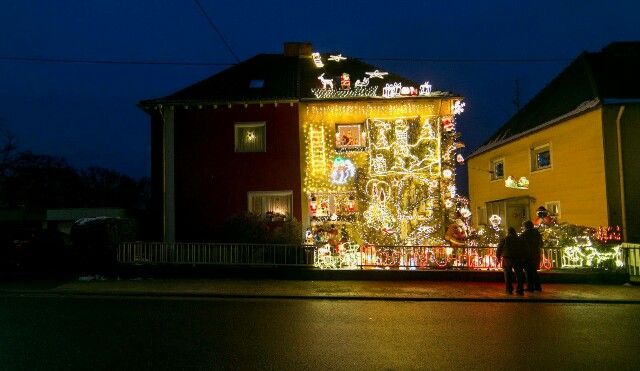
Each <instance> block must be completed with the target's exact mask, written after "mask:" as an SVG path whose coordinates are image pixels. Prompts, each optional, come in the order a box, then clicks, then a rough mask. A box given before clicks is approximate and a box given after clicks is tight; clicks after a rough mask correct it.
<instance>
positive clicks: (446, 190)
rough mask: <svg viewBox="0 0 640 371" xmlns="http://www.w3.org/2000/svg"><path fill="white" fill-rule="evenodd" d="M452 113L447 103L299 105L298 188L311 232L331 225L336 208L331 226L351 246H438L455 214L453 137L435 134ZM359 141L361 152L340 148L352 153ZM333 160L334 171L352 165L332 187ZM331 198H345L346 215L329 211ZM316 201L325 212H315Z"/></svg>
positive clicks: (317, 208)
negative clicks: (302, 167)
mask: <svg viewBox="0 0 640 371" xmlns="http://www.w3.org/2000/svg"><path fill="white" fill-rule="evenodd" d="M451 106H452V102H451V100H450V99H430V100H421V99H415V100H413V99H412V100H409V99H407V100H402V101H379V100H372V101H365V102H313V103H307V104H306V105H305V106H303V107H302V108H303V109H302V110H301V122H302V123H303V135H304V138H303V145H304V146H303V153H304V157H305V163H306V165H305V172H304V174H303V186H304V192H305V193H306V194H307V196H308V197H307V199H308V200H309V210H310V213H309V214H310V216H311V224H312V226H313V225H317V226H321V225H323V224H322V223H332V221H331V220H330V218H329V215H330V214H329V209H332V210H333V209H335V210H336V212H335V214H336V217H335V218H334V219H335V221H334V222H337V223H339V225H340V226H341V227H344V229H345V230H346V232H345V234H348V236H349V240H350V241H355V242H359V243H365V244H376V245H383V244H397V245H400V244H404V245H419V244H422V245H426V244H442V243H443V242H444V240H443V237H444V230H445V229H446V226H447V224H449V223H450V222H451V221H453V219H454V214H455V211H456V207H455V205H456V192H455V186H454V183H455V176H454V171H455V153H454V152H455V151H456V149H457V148H456V146H455V145H454V143H455V140H456V139H457V137H458V136H457V134H456V133H455V130H448V131H445V130H444V129H443V128H442V125H443V122H444V118H446V120H448V121H450V120H453V118H452V117H451V116H450V111H449V109H450V107H451ZM441 110H442V111H441ZM339 128H343V129H342V130H344V132H342V133H341V132H338V129H339ZM356 129H357V130H356ZM358 130H360V132H359V135H358ZM342 134H344V135H342ZM358 136H359V137H360V138H357V137H358ZM358 139H360V141H361V143H360V144H361V146H358V147H357V148H345V147H343V146H341V144H342V143H343V142H346V143H352V144H354V146H355V143H357V142H358ZM336 159H337V161H338V162H335V163H337V164H339V165H341V164H343V163H347V162H346V161H349V162H348V163H349V164H352V165H353V168H354V170H355V175H354V176H353V178H350V177H346V176H345V177H343V178H344V179H343V178H339V180H340V181H338V182H336V181H332V173H331V172H329V171H328V169H331V168H332V167H334V161H336ZM350 166H351V165H350ZM345 174H347V173H345ZM349 174H350V173H349ZM445 174H446V176H445ZM333 175H334V178H335V174H333ZM351 179H353V180H351ZM334 180H335V179H334ZM337 194H349V195H352V196H350V198H351V199H350V200H349V202H350V204H352V205H353V206H352V207H351V208H350V209H349V210H350V212H345V210H346V209H344V208H337V207H334V206H333V203H334V202H336V201H333V200H335V199H336V198H335V197H334V196H333V195H337ZM323 202H324V203H325V204H326V205H327V208H326V210H325V211H321V209H322V207H321V206H320V205H321V204H322V203H323ZM445 204H446V205H445ZM340 210H342V211H340ZM323 221H326V222H323ZM318 223H319V224H318ZM317 228H322V227H317ZM324 228H325V229H328V228H327V227H324Z"/></svg>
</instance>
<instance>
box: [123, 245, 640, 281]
mask: <svg viewBox="0 0 640 371" xmlns="http://www.w3.org/2000/svg"><path fill="white" fill-rule="evenodd" d="M117 259H118V262H119V263H123V264H138V265H144V264H189V265H270V266H279V265H287V266H315V267H317V268H321V269H373V268H377V269H464V270H496V269H501V266H500V263H499V262H497V261H496V248H495V247H478V246H460V247H448V246H358V245H356V244H348V243H346V244H342V245H339V246H336V247H329V246H328V245H327V246H314V245H276V244H233V243H187V242H176V243H163V242H126V243H122V244H120V245H119V247H118V253H117ZM580 268H585V269H600V270H610V271H618V270H625V271H627V272H628V273H629V275H631V276H636V277H638V276H640V245H638V244H627V243H625V244H622V245H616V246H615V247H611V248H610V249H608V251H598V250H596V249H595V248H592V247H582V248H578V247H566V248H546V249H543V250H542V259H541V262H540V269H543V270H558V269H561V270H567V269H580Z"/></svg>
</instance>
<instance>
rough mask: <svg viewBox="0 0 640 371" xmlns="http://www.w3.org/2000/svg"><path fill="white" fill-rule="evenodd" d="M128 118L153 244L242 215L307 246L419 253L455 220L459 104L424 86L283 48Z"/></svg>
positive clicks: (334, 57)
mask: <svg viewBox="0 0 640 371" xmlns="http://www.w3.org/2000/svg"><path fill="white" fill-rule="evenodd" d="M139 106H140V107H141V108H143V109H144V110H145V111H146V112H147V113H148V114H149V115H150V118H151V143H152V154H151V162H152V172H151V174H152V182H153V186H152V187H153V191H152V193H153V196H152V197H154V200H155V201H154V202H155V205H157V209H156V210H157V214H158V218H157V222H158V226H159V228H158V230H159V231H161V233H162V239H163V240H164V241H169V242H172V241H211V240H215V238H216V236H215V229H216V226H218V225H220V224H221V223H222V222H223V221H224V220H226V219H228V218H229V217H230V216H232V215H234V214H239V213H242V212H247V211H248V212H252V213H255V214H259V215H262V216H263V217H265V218H269V219H272V220H283V219H289V218H296V219H297V220H299V221H301V222H302V224H303V226H304V228H305V229H306V230H307V237H308V238H309V239H310V240H311V239H314V240H315V241H316V242H319V241H322V240H324V241H326V240H331V239H343V238H347V237H346V235H349V237H348V239H350V240H358V241H360V242H367V243H374V242H376V243H381V242H388V243H397V244H414V243H428V242H429V241H436V240H437V241H441V240H442V238H443V235H444V229H445V226H446V225H447V224H448V223H449V222H450V220H452V219H453V218H454V217H455V213H456V208H457V206H458V202H457V201H458V200H457V194H456V190H455V185H454V184H455V166H456V162H455V160H454V159H455V158H456V153H457V152H458V151H459V149H460V147H461V146H462V145H461V143H459V142H458V141H457V139H458V134H457V133H456V131H455V117H454V116H455V115H456V114H458V113H460V112H462V111H463V110H464V108H463V107H464V103H462V100H461V97H459V96H457V95H455V94H452V93H447V92H442V91H437V90H435V89H432V87H431V84H430V83H428V82H425V83H423V84H417V83H415V82H412V81H410V80H407V79H405V78H402V77H400V76H397V75H395V74H392V73H389V72H386V71H383V70H382V69H380V68H379V67H375V66H372V65H369V64H367V63H364V62H362V61H360V60H357V59H352V58H348V57H344V56H342V55H341V54H321V53H316V52H314V51H313V49H312V46H311V44H309V43H285V44H284V52H283V53H282V54H260V55H257V56H255V57H253V58H250V59H248V60H245V61H243V62H241V63H238V64H237V65H234V66H231V67H230V68H228V69H225V70H223V71H222V72H219V73H217V74H215V75H213V76H211V77H209V78H207V79H205V80H203V81H200V82H197V83H195V84H194V85H192V86H189V87H186V88H184V89H182V90H180V91H178V92H176V93H174V94H171V95H169V96H167V97H164V98H159V99H151V100H145V101H142V102H140V104H139ZM218 242H220V241H218Z"/></svg>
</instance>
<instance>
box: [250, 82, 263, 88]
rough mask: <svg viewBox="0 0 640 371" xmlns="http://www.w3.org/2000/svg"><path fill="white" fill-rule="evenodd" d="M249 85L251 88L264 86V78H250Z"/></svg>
mask: <svg viewBox="0 0 640 371" xmlns="http://www.w3.org/2000/svg"><path fill="white" fill-rule="evenodd" d="M249 87H250V88H251V89H260V88H262V87H264V80H251V81H249Z"/></svg>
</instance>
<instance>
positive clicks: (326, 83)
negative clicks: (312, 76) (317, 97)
mask: <svg viewBox="0 0 640 371" xmlns="http://www.w3.org/2000/svg"><path fill="white" fill-rule="evenodd" d="M318 80H320V82H321V83H322V89H325V90H326V89H327V87H329V89H333V80H332V79H325V78H324V72H323V73H322V74H321V75H320V76H318Z"/></svg>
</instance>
